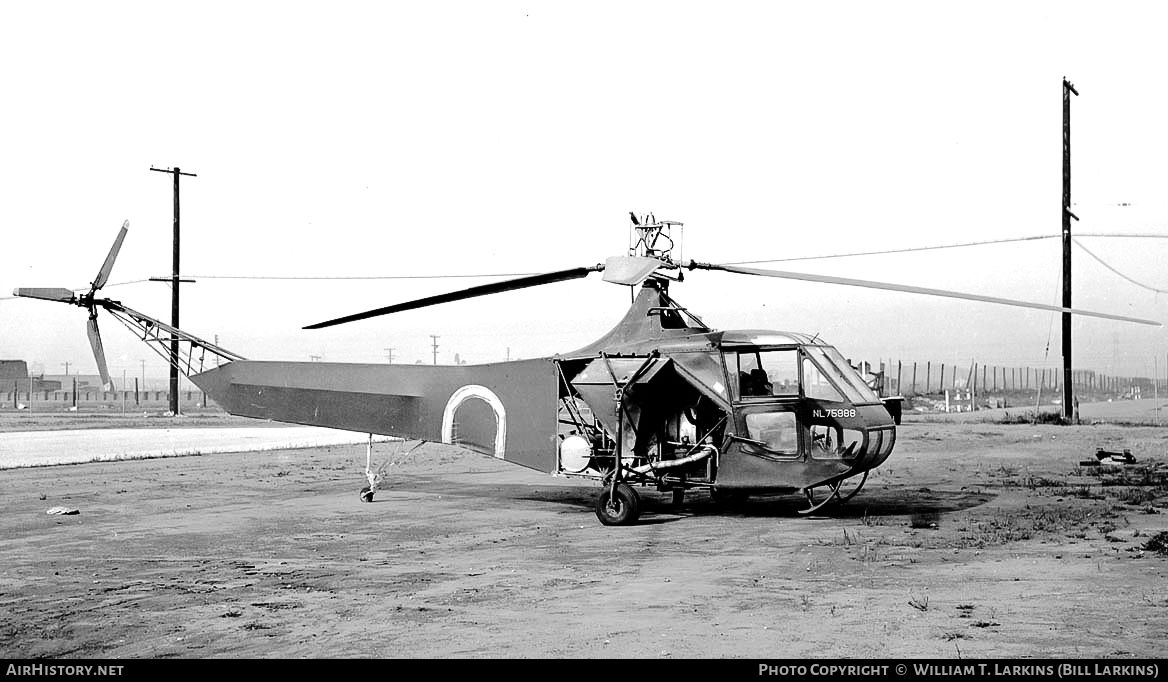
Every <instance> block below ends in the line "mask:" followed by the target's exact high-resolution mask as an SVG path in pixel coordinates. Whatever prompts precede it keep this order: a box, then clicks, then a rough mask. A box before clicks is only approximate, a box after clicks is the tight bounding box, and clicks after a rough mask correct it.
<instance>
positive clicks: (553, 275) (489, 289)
mask: <svg viewBox="0 0 1168 682" xmlns="http://www.w3.org/2000/svg"><path fill="white" fill-rule="evenodd" d="M603 269H604V266H603V265H593V266H591V267H587V268H572V269H571V270H559V271H556V272H547V273H544V274H542V275H530V276H528V277H519V278H517V279H509V280H505V281H503V282H495V283H493V284H483V285H481V286H477V287H470V288H469V289H463V290H462V291H454V292H451V293H449V294H438V295H437V296H429V297H427V298H419V299H417V300H415V301H408V302H406V303H398V304H395V305H390V306H385V307H384V308H377V309H375V310H367V311H365V312H363V313H355V314H353V315H346V316H345V317H338V318H336V319H335V320H328V321H327V322H317V323H316V324H310V325H308V326H307V327H305V329H324V328H325V327H332V326H334V325H338V324H345V323H346V322H356V321H357V320H367V319H369V318H371V317H378V316H380V315H389V314H390V313H400V312H403V311H406V310H416V309H418V308H425V307H427V306H432V305H438V304H440V303H452V302H454V301H462V300H464V299H468V298H474V297H476V296H487V295H489V294H499V293H503V292H504V291H515V290H516V289H526V288H528V287H536V286H540V285H541V284H551V283H553V282H564V281H567V280H570V279H580V278H581V277H586V276H587V275H588V273H590V272H599V271H600V270H603Z"/></svg>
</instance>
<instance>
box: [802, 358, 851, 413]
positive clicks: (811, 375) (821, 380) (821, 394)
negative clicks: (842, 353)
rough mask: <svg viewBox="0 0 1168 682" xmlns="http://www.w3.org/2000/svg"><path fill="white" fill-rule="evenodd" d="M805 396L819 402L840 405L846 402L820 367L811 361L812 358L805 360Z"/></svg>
mask: <svg viewBox="0 0 1168 682" xmlns="http://www.w3.org/2000/svg"><path fill="white" fill-rule="evenodd" d="M803 394H804V395H806V396H807V397H808V398H816V399H818V400H832V401H835V402H840V403H842V402H843V401H844V397H843V396H842V395H840V392H839V391H837V390H836V388H835V386H834V385H832V383H831V382H830V381H828V379H827V377H826V376H825V375H824V374H823V372H821V371H820V370H819V366H818V365H816V364H815V363H814V362H812V361H811V358H803Z"/></svg>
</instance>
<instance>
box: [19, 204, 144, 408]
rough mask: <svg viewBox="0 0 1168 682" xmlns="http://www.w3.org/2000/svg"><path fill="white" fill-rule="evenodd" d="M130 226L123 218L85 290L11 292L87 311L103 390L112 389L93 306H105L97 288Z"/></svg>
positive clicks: (106, 300) (111, 268)
mask: <svg viewBox="0 0 1168 682" xmlns="http://www.w3.org/2000/svg"><path fill="white" fill-rule="evenodd" d="M129 229H130V221H129V220H127V221H125V222H124V223H122V229H121V230H119V231H118V236H117V238H116V239H114V244H113V246H112V247H110V250H109V254H107V255H106V257H105V262H104V263H102V265H101V269H100V270H98V272H97V277H95V278H94V280H93V282H91V283H90V285H89V293H86V294H83V295H81V296H78V295H77V293H76V292H74V291H73V290H71V289H63V288H40V287H33V288H21V289H16V290H14V291H13V292H12V293H13V294H14V295H16V296H21V297H24V298H36V299H40V300H42V301H57V302H59V303H69V304H71V305H76V306H80V307H82V308H85V309H86V310H88V311H89V322H88V324H87V325H86V332H87V334H88V336H89V346H90V347H91V348H92V349H93V359H94V360H95V361H96V362H97V371H98V374H100V375H101V383H102V388H103V390H106V391H112V390H114V382H113V380H112V379H111V378H110V374H109V366H108V365H107V364H106V361H105V349H104V348H103V347H102V344H101V332H100V331H99V330H98V327H97V309H98V308H99V307H106V305H107V304H108V303H109V300H108V299H104V298H97V292H98V291H100V290H101V288H102V287H104V286H105V285H106V283H107V282H108V281H109V276H110V272H111V271H112V270H113V268H114V261H116V260H117V258H118V252H119V251H121V249H122V242H123V241H124V240H125V239H126V232H127V231H129Z"/></svg>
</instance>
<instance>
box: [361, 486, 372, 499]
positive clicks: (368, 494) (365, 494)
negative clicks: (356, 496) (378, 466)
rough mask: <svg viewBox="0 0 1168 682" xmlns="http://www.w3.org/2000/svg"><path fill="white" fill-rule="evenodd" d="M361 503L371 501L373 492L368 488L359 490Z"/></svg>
mask: <svg viewBox="0 0 1168 682" xmlns="http://www.w3.org/2000/svg"><path fill="white" fill-rule="evenodd" d="M361 501H362V502H372V501H373V491H372V490H370V489H369V488H368V487H365V488H361Z"/></svg>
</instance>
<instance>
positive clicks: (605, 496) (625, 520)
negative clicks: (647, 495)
mask: <svg viewBox="0 0 1168 682" xmlns="http://www.w3.org/2000/svg"><path fill="white" fill-rule="evenodd" d="M640 516H641V500H640V497H639V496H638V495H637V491H635V490H633V489H632V488H630V487H629V486H627V485H625V484H624V483H618V484H617V486H616V491H615V492H614V491H613V490H612V489H611V488H605V489H604V490H602V491H601V492H600V495H599V496H597V498H596V518H598V519H600V522H601V523H603V524H604V525H606V526H631V525H632V524H634V523H636V522H637V519H638V518H640Z"/></svg>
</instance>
